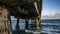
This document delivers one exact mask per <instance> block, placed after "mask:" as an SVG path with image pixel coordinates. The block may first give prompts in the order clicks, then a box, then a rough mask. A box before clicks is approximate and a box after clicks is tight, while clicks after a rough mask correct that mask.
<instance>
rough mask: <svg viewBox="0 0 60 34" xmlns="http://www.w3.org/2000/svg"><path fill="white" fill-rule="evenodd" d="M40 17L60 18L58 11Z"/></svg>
mask: <svg viewBox="0 0 60 34" xmlns="http://www.w3.org/2000/svg"><path fill="white" fill-rule="evenodd" d="M42 19H60V13H56V14H54V15H44V16H42Z"/></svg>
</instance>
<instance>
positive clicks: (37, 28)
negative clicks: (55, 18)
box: [36, 17, 40, 30]
mask: <svg viewBox="0 0 60 34" xmlns="http://www.w3.org/2000/svg"><path fill="white" fill-rule="evenodd" d="M39 22H40V21H39V18H38V17H37V18H36V30H39V29H40V25H39V24H40V23H39Z"/></svg>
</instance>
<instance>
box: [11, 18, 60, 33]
mask: <svg viewBox="0 0 60 34" xmlns="http://www.w3.org/2000/svg"><path fill="white" fill-rule="evenodd" d="M11 22H12V30H16V29H15V26H16V20H12V21H11ZM29 24H31V23H30V22H29ZM40 25H41V30H40V32H42V33H43V34H60V19H44V20H41V24H40ZM19 26H20V29H21V30H25V22H24V21H20V22H19ZM29 27H30V26H29ZM18 34H19V33H18Z"/></svg>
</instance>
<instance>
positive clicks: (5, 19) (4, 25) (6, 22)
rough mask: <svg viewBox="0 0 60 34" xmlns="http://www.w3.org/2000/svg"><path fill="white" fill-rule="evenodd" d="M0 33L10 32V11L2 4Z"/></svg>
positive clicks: (6, 33) (0, 7)
mask: <svg viewBox="0 0 60 34" xmlns="http://www.w3.org/2000/svg"><path fill="white" fill-rule="evenodd" d="M0 34H12V32H11V20H10V12H9V11H8V9H7V8H6V7H5V6H4V5H2V6H0Z"/></svg>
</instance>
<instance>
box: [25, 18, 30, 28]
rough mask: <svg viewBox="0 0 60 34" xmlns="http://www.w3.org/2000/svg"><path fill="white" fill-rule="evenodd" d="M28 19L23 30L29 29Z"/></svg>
mask: <svg viewBox="0 0 60 34" xmlns="http://www.w3.org/2000/svg"><path fill="white" fill-rule="evenodd" d="M28 21H29V20H28V19H25V29H28V28H29V24H28Z"/></svg>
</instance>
